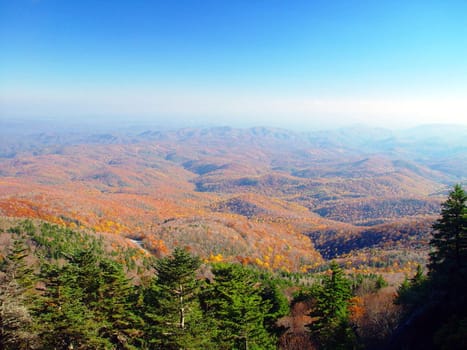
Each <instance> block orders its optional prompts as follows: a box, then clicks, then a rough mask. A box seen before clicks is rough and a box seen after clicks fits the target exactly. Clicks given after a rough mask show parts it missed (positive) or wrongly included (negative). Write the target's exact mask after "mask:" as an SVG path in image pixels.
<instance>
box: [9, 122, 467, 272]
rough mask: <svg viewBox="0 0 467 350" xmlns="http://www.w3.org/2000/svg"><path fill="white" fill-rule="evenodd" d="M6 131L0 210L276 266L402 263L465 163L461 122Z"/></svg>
mask: <svg viewBox="0 0 467 350" xmlns="http://www.w3.org/2000/svg"><path fill="white" fill-rule="evenodd" d="M4 130H8V132H7V131H4V132H3V133H2V138H1V142H0V215H2V216H5V217H25V218H37V219H42V220H46V221H49V222H52V223H58V224H62V225H66V226H69V227H71V228H77V227H79V228H83V229H88V230H93V231H95V232H100V233H106V234H113V235H118V236H122V237H126V238H133V239H138V240H141V241H142V244H143V246H144V247H145V248H146V249H147V250H149V251H151V252H152V253H154V254H155V255H156V256H165V255H166V254H168V252H170V251H172V250H173V249H174V248H175V247H177V246H182V247H188V248H189V249H190V250H191V251H193V252H194V253H196V254H200V255H201V256H202V257H203V258H204V259H206V260H207V261H209V260H210V259H211V260H216V261H219V260H225V261H240V262H242V263H244V264H253V265H257V266H261V267H264V268H267V269H273V270H285V271H307V270H312V269H319V266H321V265H322V264H323V262H324V261H325V260H326V259H332V258H334V259H341V260H342V261H344V262H345V263H347V266H348V267H349V268H350V267H354V268H355V269H367V268H368V266H371V267H372V268H373V269H379V270H381V271H396V272H397V271H401V272H409V271H412V270H413V268H414V267H415V266H416V263H419V262H424V261H425V260H424V259H426V254H427V245H426V243H427V242H428V241H429V237H430V232H431V223H432V222H433V221H434V220H435V219H436V218H437V215H438V213H439V206H440V203H441V202H442V201H443V200H444V198H445V196H446V194H447V191H448V189H449V188H450V187H451V186H452V184H454V183H465V181H466V174H467V171H466V169H467V158H466V154H467V144H466V140H467V137H466V135H467V129H465V128H454V127H453V130H454V131H455V132H454V133H451V135H452V136H451V137H450V138H449V139H447V138H446V137H445V135H446V133H445V131H446V129H445V128H441V129H440V128H439V127H432V128H427V127H425V128H422V130H407V131H400V132H392V131H389V130H383V129H369V128H363V127H354V128H346V129H339V130H335V131H316V132H308V133H299V132H293V131H288V130H282V129H274V128H264V127H258V128H249V129H238V128H237V129H236V128H230V127H215V128H214V127H210V128H184V129H176V130H152V129H148V130H142V131H141V130H137V131H135V130H132V129H125V130H123V131H122V130H111V131H109V132H105V133H92V132H83V131H79V132H75V133H71V132H69V131H60V130H59V131H47V130H45V131H44V132H36V133H27V134H23V133H20V132H17V131H16V133H15V132H14V131H13V132H12V131H11V130H12V129H11V128H10V129H9V128H8V127H5V128H4ZM14 130H18V127H15V128H14Z"/></svg>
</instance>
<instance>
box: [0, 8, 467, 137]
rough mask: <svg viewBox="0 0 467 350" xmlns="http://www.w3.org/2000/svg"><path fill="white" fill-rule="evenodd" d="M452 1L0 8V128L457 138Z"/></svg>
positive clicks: (460, 99) (466, 113) (462, 120)
mask: <svg viewBox="0 0 467 350" xmlns="http://www.w3.org/2000/svg"><path fill="white" fill-rule="evenodd" d="M466 13H467V3H465V2H463V1H456V0H450V1H444V2H442V3H441V2H439V3H438V2H435V3H432V2H426V1H418V0H417V1H411V2H410V3H407V2H399V1H380V2H377V3H367V2H365V1H334V2H332V3H329V2H326V1H293V2H288V3H285V2H282V1H254V2H252V1H238V2H235V3H230V2H229V3H226V2H217V1H203V2H198V1H194V0H193V1H189V0H187V1H180V2H161V1H139V2H126V1H114V2H112V3H111V4H106V3H96V2H94V1H80V2H59V1H54V0H18V1H15V2H11V1H7V0H0V49H1V51H2V55H1V56H0V77H1V79H0V120H36V121H40V120H46V119H48V120H53V121H61V120H62V121H65V120H67V119H72V120H74V122H77V123H88V122H89V121H93V122H95V123H102V124H105V123H114V122H116V123H126V124H131V123H134V124H144V123H148V124H155V125H157V124H159V125H164V124H170V125H174V126H210V125H212V126H220V125H229V126H233V127H251V126H272V127H280V128H286V129H294V130H295V129H298V130H300V129H330V128H334V127H346V126H351V125H355V124H364V125H369V126H373V127H385V128H391V129H401V128H409V127H414V126H418V125H424V124H457V125H467V99H466V98H465V96H467V62H466V61H465V59H464V58H465V57H466V56H467V45H466V40H467V39H466V38H467V26H466V25H465V14H466Z"/></svg>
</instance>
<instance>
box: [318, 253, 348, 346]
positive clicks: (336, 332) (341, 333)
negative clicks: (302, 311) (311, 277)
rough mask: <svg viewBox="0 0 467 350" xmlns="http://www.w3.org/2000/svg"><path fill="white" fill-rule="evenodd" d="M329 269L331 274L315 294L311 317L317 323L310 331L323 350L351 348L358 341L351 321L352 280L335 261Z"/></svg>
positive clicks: (325, 278)
mask: <svg viewBox="0 0 467 350" xmlns="http://www.w3.org/2000/svg"><path fill="white" fill-rule="evenodd" d="M330 269H331V274H330V275H328V276H325V277H324V278H323V281H322V284H321V285H316V286H315V287H314V290H313V291H312V294H313V296H314V298H315V302H316V306H315V307H314V309H313V311H312V313H311V315H310V316H311V317H312V318H313V319H314V322H313V323H311V324H310V325H309V328H310V331H311V335H312V338H313V339H314V340H315V341H316V342H317V343H318V344H319V345H320V348H322V349H352V348H353V347H354V345H355V344H356V339H355V333H354V331H353V330H352V327H351V326H350V321H349V306H350V299H351V298H352V289H351V281H350V280H349V279H348V278H347V277H345V275H344V272H343V271H342V269H341V268H340V267H339V265H337V263H335V262H332V263H331V266H330Z"/></svg>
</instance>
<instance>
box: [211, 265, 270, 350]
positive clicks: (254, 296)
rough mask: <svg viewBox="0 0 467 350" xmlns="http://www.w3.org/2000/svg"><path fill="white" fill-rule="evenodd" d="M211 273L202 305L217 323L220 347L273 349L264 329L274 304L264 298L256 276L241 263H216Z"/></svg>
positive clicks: (217, 342) (217, 339)
mask: <svg viewBox="0 0 467 350" xmlns="http://www.w3.org/2000/svg"><path fill="white" fill-rule="evenodd" d="M212 272H213V273H214V282H213V283H212V284H211V286H210V287H209V288H208V289H207V290H206V291H205V293H204V294H203V305H204V308H205V310H206V314H207V316H208V317H211V318H213V319H214V320H215V322H216V325H217V327H216V328H217V329H218V333H217V335H216V344H217V345H218V349H238V350H248V349H274V348H275V346H274V342H273V338H272V337H271V336H270V335H269V334H268V333H267V330H266V329H265V319H266V317H267V315H268V312H269V310H270V309H271V305H270V304H269V303H268V302H266V301H265V300H263V298H262V296H261V288H260V287H261V286H260V284H259V281H258V279H257V277H256V275H255V274H254V273H253V272H252V271H250V270H248V269H245V268H243V267H242V266H241V265H238V264H216V265H214V266H213V267H212Z"/></svg>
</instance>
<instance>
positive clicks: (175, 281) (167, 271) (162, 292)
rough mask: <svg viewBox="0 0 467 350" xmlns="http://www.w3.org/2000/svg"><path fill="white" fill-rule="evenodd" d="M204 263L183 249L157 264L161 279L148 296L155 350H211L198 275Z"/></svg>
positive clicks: (151, 343)
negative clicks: (200, 301) (199, 298)
mask: <svg viewBox="0 0 467 350" xmlns="http://www.w3.org/2000/svg"><path fill="white" fill-rule="evenodd" d="M200 264H201V261H200V259H199V258H198V257H194V256H192V255H190V254H189V253H188V252H186V251H185V250H183V249H180V248H177V249H175V250H174V251H173V253H172V256H170V257H167V258H163V259H160V260H158V261H157V262H156V265H155V269H156V272H157V278H156V280H155V281H153V283H152V284H151V286H150V287H149V288H148V289H147V290H146V292H145V303H144V307H145V309H146V311H145V315H144V316H145V319H146V324H147V329H146V331H147V332H146V337H147V343H148V345H149V347H150V348H151V349H164V350H172V349H173V350H180V349H209V348H210V346H211V344H210V340H211V337H210V333H209V328H208V326H207V325H206V322H205V321H204V319H203V314H202V312H201V308H200V304H199V300H198V296H199V290H200V281H199V280H198V279H197V278H196V271H197V270H198V268H199V267H200Z"/></svg>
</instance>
